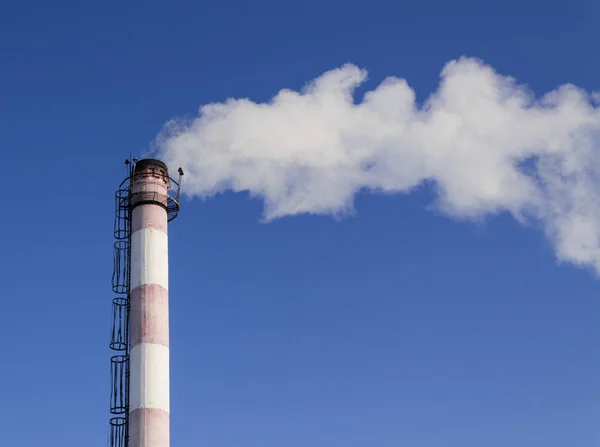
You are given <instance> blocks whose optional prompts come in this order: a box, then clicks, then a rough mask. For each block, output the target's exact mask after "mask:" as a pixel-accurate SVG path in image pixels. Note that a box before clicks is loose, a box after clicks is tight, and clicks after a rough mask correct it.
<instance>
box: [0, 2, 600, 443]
mask: <svg viewBox="0 0 600 447" xmlns="http://www.w3.org/2000/svg"><path fill="white" fill-rule="evenodd" d="M217 3H218V6H217ZM598 13H600V4H599V3H598V2H596V1H595V0H573V1H570V2H557V1H547V2H542V1H539V0H536V1H533V0H522V1H515V0H508V1H504V2H483V1H481V2H480V1H474V0H473V1H462V0H459V1H453V2H447V1H442V0H432V1H412V0H411V1H405V2H399V1H396V2H394V1H380V0H371V1H369V2H367V1H362V2H361V1H352V0H345V1H342V0H319V1H314V0H306V1H304V2H302V3H300V2H293V3H291V2H282V1H264V0H258V1H254V2H243V1H240V0H224V1H221V2H206V3H204V2H191V1H189V2H186V1H175V2H171V3H168V2H158V1H147V2H143V3H137V4H133V3H130V2H116V1H111V2H75V1H70V2H67V1H56V2H42V1H23V2H20V3H19V2H10V4H9V3H8V2H4V3H3V4H2V6H0V55H1V58H0V137H1V141H2V143H1V145H2V161H3V172H4V180H5V181H4V186H5V189H6V194H5V196H4V197H5V199H4V207H3V209H4V211H3V212H2V217H3V218H2V219H1V220H0V229H1V230H2V233H3V234H4V235H5V236H4V241H3V247H2V253H3V255H4V262H3V264H2V270H1V272H2V273H1V275H0V277H1V279H2V284H3V290H2V297H3V298H2V300H3V311H2V316H3V323H2V325H0V337H1V338H2V339H3V340H4V352H3V355H2V361H1V362H0V365H1V367H0V380H1V382H2V383H3V384H4V389H3V391H2V398H1V399H0V401H1V402H2V405H0V421H2V422H1V423H0V427H1V430H0V445H3V446H4V445H6V446H15V447H39V446H44V447H55V446H56V447H70V446H73V447H75V446H83V445H86V446H97V445H98V446H103V445H105V443H106V435H107V432H108V418H109V413H108V405H109V402H108V397H109V355H110V352H109V350H108V346H107V344H108V337H109V329H110V305H111V298H112V294H111V289H110V276H111V272H112V219H113V192H114V190H115V189H116V187H117V186H118V184H119V182H120V181H121V179H122V175H123V172H124V169H123V161H124V160H125V158H126V157H127V156H128V155H129V153H130V152H132V153H133V154H134V155H139V154H140V153H142V152H143V151H144V150H145V149H146V148H147V147H148V145H149V143H150V142H151V140H152V139H153V138H154V136H155V134H156V133H157V131H158V130H159V129H160V127H161V126H162V124H163V123H164V122H165V121H166V120H168V119H170V118H171V117H173V116H181V115H192V114H194V113H196V111H197V108H198V106H200V105H201V104H204V103H208V102H212V101H222V100H224V99H225V98H227V97H229V96H234V97H237V96H243V97H246V96H247V97H250V98H252V99H254V100H257V101H264V100H267V99H268V98H269V97H270V96H271V95H273V94H274V93H276V92H277V91H278V90H279V89H281V88H284V87H290V88H300V87H302V85H303V84H304V83H305V82H306V81H307V80H310V79H312V78H314V77H315V76H318V75H319V74H321V73H322V72H324V71H326V70H328V69H331V68H335V67H337V66H339V65H340V64H342V63H344V62H353V63H356V64H358V65H359V66H361V67H366V68H368V69H369V76H370V79H371V81H369V82H368V83H367V85H366V87H367V88H372V87H373V86H374V85H376V84H377V83H378V82H380V81H381V80H382V79H383V78H384V77H386V76H389V75H396V76H401V77H405V78H407V79H408V80H409V82H410V83H411V85H412V86H413V88H415V89H416V91H417V93H418V95H419V97H420V98H423V97H425V96H426V95H427V94H428V93H430V92H431V91H432V90H433V89H435V88H436V85H437V82H438V80H439V71H440V70H441V68H442V67H443V65H444V64H445V63H446V62H447V61H448V60H450V59H452V58H456V57H459V56H461V55H469V56H476V57H480V58H483V59H484V60H485V61H486V62H487V63H490V64H491V65H492V66H493V67H494V68H496V69H497V70H499V71H501V72H503V73H507V74H510V75H513V76H515V77H517V78H518V79H519V80H520V81H523V82H526V83H527V84H529V86H530V87H531V88H532V89H533V90H534V91H536V92H544V91H546V90H548V89H552V88H555V87H556V86H558V85H559V84H562V83H564V82H573V83H575V84H577V85H579V86H581V87H583V88H586V89H588V90H599V89H600V77H599V73H600V65H599V63H598V61H597V56H596V55H597V43H598V42H599V41H600V31H599V28H598V26H597V17H598ZM175 168H176V166H173V167H172V169H175ZM431 198H432V192H431V191H428V190H427V189H423V190H420V191H419V192H417V193H415V194H412V195H408V196H396V197H383V196H377V195H361V196H360V197H359V198H358V200H357V203H356V209H357V214H356V216H355V217H350V218H346V219H343V220H341V221H336V220H334V219H332V218H330V217H307V216H301V217H293V218H285V219H283V220H280V221H276V222H274V223H271V224H268V225H265V224H261V223H259V219H260V216H261V212H262V204H261V202H260V201H259V200H250V199H248V198H247V197H246V196H245V195H243V194H238V195H235V194H225V195H222V196H219V197H217V198H215V199H212V200H209V201H206V202H203V201H201V200H187V201H185V202H184V203H183V210H182V213H181V215H180V218H179V219H178V220H176V221H175V222H174V223H173V224H172V226H171V229H170V235H171V237H170V244H171V247H170V257H171V353H172V365H171V374H172V388H171V389H172V394H171V396H172V407H171V408H172V426H171V428H172V445H173V446H190V447H196V446H210V447H238V446H239V447H283V446H285V447H338V446H339V447H342V446H343V447H398V446H410V447H413V446H414V447H508V446H510V447H534V446H535V447H537V446H540V447H541V446H543V447H592V446H597V445H599V443H600V380H599V377H600V356H599V354H598V353H599V352H600V343H599V342H600V327H599V325H598V321H599V319H600V296H599V295H600V293H599V292H600V283H599V282H598V280H596V279H595V278H594V277H593V275H592V274H590V273H589V272H586V271H584V270H580V269H577V268H574V267H571V266H568V265H562V266H558V265H557V264H556V263H555V261H554V254H553V250H552V247H551V246H550V244H549V243H548V242H547V241H546V240H545V239H544V238H543V236H542V235H541V234H540V233H538V232H536V231H535V230H533V229H525V228H523V227H520V226H519V225H518V224H517V223H515V222H514V221H513V220H512V219H511V218H509V217H504V216H501V217H497V218H494V219H489V220H486V221H485V222H483V223H481V224H478V225H476V224H469V223H463V222H455V221H452V220H449V219H446V218H444V217H441V216H439V215H437V214H436V213H432V212H430V211H427V210H426V207H427V205H428V204H429V203H430V201H431Z"/></svg>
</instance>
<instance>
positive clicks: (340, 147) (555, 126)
mask: <svg viewBox="0 0 600 447" xmlns="http://www.w3.org/2000/svg"><path fill="white" fill-rule="evenodd" d="M366 77H367V73H366V72H365V71H364V70H361V69H359V68H358V67H356V66H354V65H351V64H348V65H344V66H342V67H340V68H338V69H335V70H331V71H329V72H326V73H325V74H323V75H322V76H320V77H319V78H317V79H315V80H314V81H312V82H310V83H309V84H308V85H307V86H306V87H305V88H304V89H303V90H302V91H301V92H295V91H292V90H282V91H280V92H279V93H278V94H277V95H276V96H275V97H274V98H273V99H272V100H271V101H270V102H268V103H263V104H257V103H254V102H252V101H250V100H247V99H228V100H227V101H225V102H223V103H218V104H209V105H205V106H203V107H202V108H201V109H200V113H199V116H198V117H197V118H195V119H193V120H188V121H182V120H173V121H171V122H169V123H167V124H166V125H165V128H164V129H163V131H162V132H161V133H160V134H159V136H158V138H157V141H156V143H157V150H158V152H159V156H160V157H161V158H163V159H165V160H166V161H167V162H168V163H169V164H170V165H172V166H179V165H181V166H183V167H184V169H185V170H186V182H185V192H186V193H187V194H190V195H197V196H204V197H207V196H211V195H213V194H216V193H219V192H222V191H225V190H232V191H248V192H250V194H252V195H253V196H258V197H261V198H263V199H264V204H265V205H264V219H265V220H266V221H270V220H273V219H276V218H279V217H282V216H290V215H294V214H300V213H314V214H333V215H344V214H347V213H351V212H353V198H354V196H355V195H356V193H357V192H359V191H360V190H370V191H372V192H374V193H377V192H384V193H406V192H409V191H410V190H411V189H413V188H416V187H418V186H419V185H421V184H423V182H425V181H430V182H432V183H433V184H434V185H435V187H436V190H437V193H438V195H437V200H436V203H435V206H436V207H437V208H438V209H439V210H441V211H442V212H444V213H446V214H447V215H449V216H452V217H454V218H468V219H477V218H480V217H482V216H485V215H489V214H495V213H500V212H508V213H511V214H512V215H513V216H514V217H515V218H516V219H517V220H518V221H519V222H522V223H524V222H527V221H528V220H530V219H532V220H534V221H536V222H539V223H540V224H541V226H542V227H543V229H544V232H545V234H546V235H547V237H548V238H549V239H550V241H551V242H552V243H553V245H554V247H555V250H556V255H557V258H558V259H559V260H561V261H568V262H572V263H575V264H578V265H586V266H591V267H593V268H594V269H595V270H596V272H600V241H599V235H600V202H599V193H600V188H599V181H600V180H599V176H598V174H599V171H600V137H599V135H600V111H599V110H600V109H599V108H598V103H597V100H598V95H597V94H596V95H593V94H589V93H587V92H585V91H583V90H581V89H578V88H576V87H574V86H572V85H563V86H561V87H559V88H557V89H556V90H553V91H551V92H549V93H547V94H546V95H544V96H543V97H541V98H535V97H534V96H533V94H531V93H530V92H529V91H527V89H526V88H525V87H524V86H521V85H519V84H517V83H516V82H515V80H514V79H512V78H510V77H507V76H503V75H500V74H498V73H496V72H495V71H494V70H493V69H492V68H491V67H489V66H487V65H485V64H483V63H482V62H480V61H478V60H475V59H470V58H461V59H459V60H453V61H451V62H449V63H448V64H447V65H446V66H445V67H444V69H443V70H442V72H441V82H440V85H439V88H438V90H437V91H436V92H434V93H433V94H431V95H430V96H429V98H428V99H427V101H426V103H425V104H424V105H423V106H418V105H417V104H416V103H415V94H414V92H413V90H412V89H411V88H410V87H409V86H408V84H407V82H406V81H405V80H403V79H398V78H394V77H390V78H388V79H386V80H384V81H383V82H382V83H381V84H380V85H379V86H378V87H377V88H376V89H374V90H372V91H369V92H368V93H366V94H365V96H364V99H363V101H362V102H360V103H358V104H355V102H354V89H355V88H356V87H357V86H359V85H360V84H361V83H363V82H364V81H365V80H366Z"/></svg>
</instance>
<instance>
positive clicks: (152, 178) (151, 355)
mask: <svg viewBox="0 0 600 447" xmlns="http://www.w3.org/2000/svg"><path fill="white" fill-rule="evenodd" d="M168 186H169V175H168V169H167V166H166V165H165V164H164V163H163V162H161V161H159V160H153V159H144V160H140V161H138V162H137V163H136V165H135V167H134V171H133V176H132V185H131V188H132V194H131V204H132V220H131V225H132V228H131V283H130V284H131V295H130V299H131V310H130V312H131V313H130V325H131V326H130V331H131V332H130V379H129V386H130V388H129V390H130V394H129V446H130V447H169V444H170V421H169V419H170V415H169V412H170V408H169V405H170V397H169V393H170V390H169V293H168V290H169V264H168V238H167V221H168V220H167V191H168Z"/></svg>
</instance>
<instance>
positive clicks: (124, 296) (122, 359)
mask: <svg viewBox="0 0 600 447" xmlns="http://www.w3.org/2000/svg"><path fill="white" fill-rule="evenodd" d="M126 164H127V165H128V167H129V166H130V165H129V160H128V161H127V162H126ZM130 178H131V170H130V169H129V175H128V176H127V178H126V179H125V180H123V182H122V183H121V185H120V186H119V189H118V190H117V191H116V193H115V219H114V228H113V236H114V239H115V242H114V244H113V260H114V268H113V274H112V291H113V293H114V294H115V295H116V297H115V298H113V301H112V325H111V334H110V342H109V348H110V349H111V350H112V351H113V352H114V353H115V354H114V355H113V356H112V357H111V358H110V381H111V392H110V413H111V414H112V415H113V416H112V417H111V418H110V420H109V430H110V431H109V436H108V446H109V447H128V445H129V313H130V307H131V306H130V301H129V299H130V291H131V287H130V281H131V184H130Z"/></svg>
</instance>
